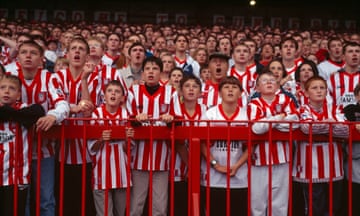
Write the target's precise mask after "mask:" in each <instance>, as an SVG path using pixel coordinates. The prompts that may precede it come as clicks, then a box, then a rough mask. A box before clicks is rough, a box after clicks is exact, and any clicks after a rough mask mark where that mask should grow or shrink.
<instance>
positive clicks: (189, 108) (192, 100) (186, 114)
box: [170, 76, 206, 216]
mask: <svg viewBox="0 0 360 216" xmlns="http://www.w3.org/2000/svg"><path fill="white" fill-rule="evenodd" d="M178 94H179V97H174V98H173V100H172V103H171V105H170V115H173V116H174V118H175V119H177V120H183V121H182V122H177V123H179V124H181V123H182V125H186V126H190V125H194V126H197V125H198V124H199V122H197V121H198V120H200V119H203V118H204V115H205V112H206V106H205V105H204V104H198V99H199V97H200V96H201V81H200V79H199V78H197V77H195V76H185V77H183V78H182V79H181V80H180V88H179V92H178ZM177 123H176V124H177ZM188 147H189V145H188V141H187V140H184V141H179V142H176V143H175V149H176V155H175V158H174V164H175V165H174V166H175V167H174V181H175V183H174V194H173V195H172V196H173V197H174V209H175V211H174V215H179V216H181V215H187V213H188V205H187V203H188V193H187V191H188V185H187V181H186V179H187V171H188V165H189V164H188V158H189V156H188V155H189V152H188Z"/></svg>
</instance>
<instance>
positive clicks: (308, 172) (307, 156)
mask: <svg viewBox="0 0 360 216" xmlns="http://www.w3.org/2000/svg"><path fill="white" fill-rule="evenodd" d="M300 145H301V144H300ZM305 160H306V161H305V164H306V167H304V168H305V172H306V173H305V176H306V178H308V179H310V178H312V175H311V174H312V166H310V164H311V163H314V161H313V157H312V149H311V146H310V145H307V146H306V147H305ZM310 161H311V163H310Z"/></svg>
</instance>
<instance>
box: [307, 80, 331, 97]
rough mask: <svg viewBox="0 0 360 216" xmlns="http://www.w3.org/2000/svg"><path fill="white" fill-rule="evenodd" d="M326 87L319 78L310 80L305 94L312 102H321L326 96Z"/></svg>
mask: <svg viewBox="0 0 360 216" xmlns="http://www.w3.org/2000/svg"><path fill="white" fill-rule="evenodd" d="M326 94H327V87H326V84H325V83H324V82H323V81H321V80H314V81H311V83H310V85H309V88H308V89H307V90H306V91H305V96H307V97H308V98H309V100H310V101H312V102H323V101H324V100H325V98H326Z"/></svg>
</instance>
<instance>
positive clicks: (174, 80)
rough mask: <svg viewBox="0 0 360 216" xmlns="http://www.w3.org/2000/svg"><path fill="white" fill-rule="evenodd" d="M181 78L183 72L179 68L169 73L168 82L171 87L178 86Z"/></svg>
mask: <svg viewBox="0 0 360 216" xmlns="http://www.w3.org/2000/svg"><path fill="white" fill-rule="evenodd" d="M182 78H183V73H182V72H181V71H180V70H174V71H173V72H172V73H171V75H170V83H171V85H172V86H173V87H175V88H178V87H179V86H180V80H181V79H182Z"/></svg>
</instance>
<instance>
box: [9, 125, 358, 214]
mask: <svg viewBox="0 0 360 216" xmlns="http://www.w3.org/2000/svg"><path fill="white" fill-rule="evenodd" d="M90 120H91V119H83V121H84V122H85V123H84V124H82V125H72V126H68V124H67V123H66V122H65V123H63V124H62V125H59V126H54V127H53V128H51V130H50V131H48V132H46V133H38V140H41V139H43V138H52V139H54V138H55V139H58V140H59V141H60V142H59V143H60V146H59V155H60V159H61V158H62V159H61V160H60V170H59V173H60V185H59V191H60V193H59V197H57V199H58V200H59V202H58V214H59V215H60V216H61V215H64V213H63V209H64V203H63V199H64V195H63V191H64V158H63V157H64V152H65V140H66V139H81V140H82V141H83V142H84V143H86V141H87V140H89V139H97V138H99V137H100V136H101V132H102V131H103V130H105V129H109V128H111V129H112V137H113V139H126V137H125V128H126V127H129V126H130V121H129V122H128V123H127V125H120V126H117V125H116V126H109V125H107V124H105V125H100V126H99V125H96V126H94V125H91V124H89V121H90ZM66 121H70V122H71V121H79V119H68V120H66ZM239 123H240V124H243V125H244V124H245V125H249V126H230V122H225V124H226V125H227V126H213V125H212V126H210V124H209V122H204V124H203V125H202V126H194V124H190V125H191V126H178V124H176V122H174V123H172V124H171V125H169V126H167V127H166V126H139V127H136V126H135V127H134V128H135V137H134V140H150V142H152V141H153V140H164V139H166V140H168V141H169V145H170V148H169V149H170V151H171V158H170V190H169V194H170V195H171V196H170V203H169V205H168V208H169V215H175V213H176V211H177V209H176V207H175V204H174V196H176V194H175V195H174V164H175V161H174V155H175V153H176V152H175V142H176V141H178V140H188V142H189V162H188V164H189V166H188V180H187V182H188V210H187V212H188V215H192V216H198V215H200V212H202V211H203V212H206V215H210V214H211V212H209V211H210V187H209V184H207V186H206V190H205V197H206V202H205V206H203V205H201V195H204V194H201V187H200V185H201V184H200V177H201V176H200V166H201V157H199V155H201V149H200V146H201V143H206V146H207V152H208V153H209V152H210V145H211V143H212V142H213V141H216V140H224V141H225V143H226V145H227V147H226V149H227V154H228V156H230V148H229V147H230V144H231V141H233V140H241V141H244V142H246V146H247V149H248V152H250V153H251V152H252V151H253V149H254V148H255V144H256V143H257V142H258V141H273V140H276V141H284V142H287V143H290V144H289V153H290V154H289V155H290V160H289V161H290V162H289V200H288V209H289V211H288V215H293V212H292V211H291V209H292V207H293V199H292V193H293V184H292V176H291V175H292V169H293V164H292V160H293V154H292V153H293V151H294V149H293V143H294V142H300V141H307V142H309V145H310V149H312V148H313V142H319V141H324V142H328V143H330V144H331V143H333V142H335V141H340V142H342V143H343V144H344V143H345V144H347V145H348V155H349V156H348V158H347V160H348V161H350V162H349V163H348V170H349V172H348V173H349V176H348V182H350V183H349V184H348V188H347V190H348V196H347V198H348V203H347V205H348V206H347V214H348V215H352V205H353V204H352V184H351V182H352V172H351V170H352V163H351V161H352V151H353V144H354V142H359V141H360V133H359V132H357V131H356V130H355V127H354V124H352V123H337V122H332V123H329V122H317V123H326V124H330V126H331V125H334V124H347V125H348V126H349V128H350V132H349V136H348V138H347V139H338V138H335V137H333V135H332V132H331V131H330V133H329V134H328V135H313V134H311V133H310V134H309V135H305V134H304V133H303V132H301V131H300V130H299V129H294V130H290V131H289V132H280V131H278V130H274V129H273V130H270V131H269V132H267V133H265V134H261V135H259V134H254V133H253V132H252V131H251V126H252V124H253V123H254V122H252V121H248V122H239ZM268 123H269V124H270V128H271V124H275V122H268ZM288 123H289V124H290V129H291V128H292V124H295V123H297V124H298V123H299V122H288ZM307 123H308V122H307ZM312 124H313V123H310V125H312ZM311 127H312V126H310V128H311ZM127 142H128V145H129V146H130V142H131V140H130V139H128V140H127ZM39 145H40V144H39ZM108 145H109V143H105V147H106V148H107V147H108ZM271 146H272V145H270V147H269V148H270V152H271V148H272V147H271ZM150 148H152V146H150ZM38 149H40V148H38ZM39 151H40V150H38V153H39V154H40V152H39ZM86 151H87V149H86V148H83V149H82V158H85V155H86V153H87V152H86ZM333 151H334V149H332V147H330V156H332V155H333V153H334V152H333ZM126 154H127V156H128V158H131V149H130V148H127V149H126ZM251 155H252V154H250V155H249V157H248V158H247V163H245V164H246V165H247V166H248V176H247V178H248V190H247V200H248V203H247V208H248V211H247V215H251V212H250V209H251V205H252V203H251V202H250V200H251V192H250V191H251V188H252V187H254V185H251V171H252V169H251V167H252V165H251V164H252V157H251ZM269 157H270V159H271V156H269ZM150 160H152V156H150ZM107 161H108V160H107ZM311 163H312V162H310V164H311ZM206 164H208V165H207V171H208V172H207V173H209V170H210V161H209V158H207V163H206ZM107 167H109V166H107ZM226 167H227V168H226V169H227V174H226V178H227V181H226V182H227V183H226V184H227V187H226V209H225V211H224V213H223V215H232V213H231V212H230V199H231V198H230V174H229V171H230V157H228V160H227V165H226ZM37 168H38V170H39V171H38V176H37V178H38V179H40V163H38V164H37ZM268 168H269V169H268V171H269V177H268V184H269V185H272V165H270V166H268ZM85 172H86V165H85V163H83V166H82V179H83V182H85V181H84V180H85V177H86V173H85ZM106 172H109V170H108V169H107V170H106ZM126 172H128V173H131V169H130V163H128V166H127V169H126ZM331 172H333V168H332V167H330V176H332V174H331ZM152 173H153V172H152V171H150V183H149V185H152ZM310 176H311V174H310ZM207 178H208V179H209V177H207ZM344 178H345V177H344ZM128 180H130V179H128ZM264 181H265V179H264ZM332 185H333V179H332V178H330V181H329V200H328V202H329V203H328V204H329V215H333V213H332V208H333V201H332V199H333V188H332ZM255 186H256V185H255ZM17 187H18V185H17V184H16V183H15V185H14V188H15V189H17ZM130 190H131V188H130V187H127V190H126V200H127V201H126V215H130V199H131V191H130ZM312 190H313V182H312V178H310V182H309V194H310V198H309V205H308V212H309V215H313V214H312V211H313V210H312V200H313V197H312ZM107 193H108V190H106V195H105V203H104V206H105V207H106V206H108V202H109V201H108V196H107ZM39 194H40V181H39V180H38V185H37V190H36V203H37V206H36V215H40V206H39V203H40V196H39ZM85 196H86V195H85V184H82V200H81V206H80V208H81V215H82V216H84V215H86V211H85V208H86V206H85V199H84V198H85ZM268 197H269V198H268V213H269V214H268V215H271V214H272V198H271V197H272V190H271V187H268ZM16 199H17V190H15V194H14V201H15V200H16ZM148 203H149V209H148V211H147V214H148V215H152V209H151V203H152V187H150V188H149V198H148ZM345 208H346V207H345ZM14 212H15V213H16V212H17V202H14ZM104 214H105V215H108V208H107V207H106V208H105V213H104ZM145 214H146V213H145ZM275 216H277V215H275Z"/></svg>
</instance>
